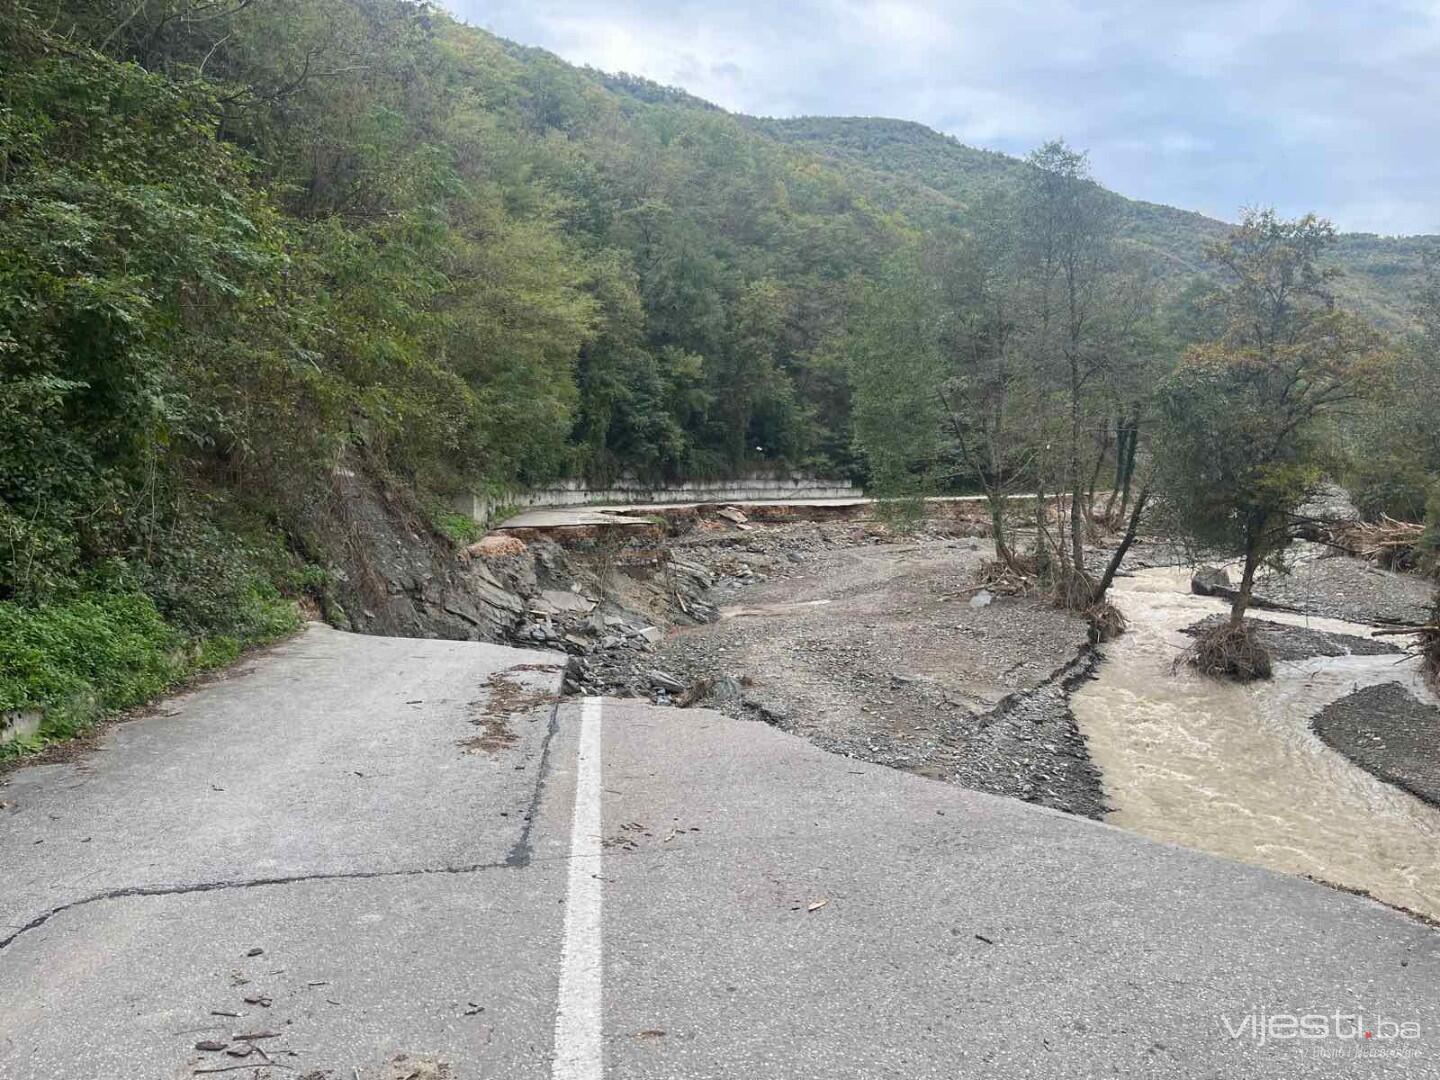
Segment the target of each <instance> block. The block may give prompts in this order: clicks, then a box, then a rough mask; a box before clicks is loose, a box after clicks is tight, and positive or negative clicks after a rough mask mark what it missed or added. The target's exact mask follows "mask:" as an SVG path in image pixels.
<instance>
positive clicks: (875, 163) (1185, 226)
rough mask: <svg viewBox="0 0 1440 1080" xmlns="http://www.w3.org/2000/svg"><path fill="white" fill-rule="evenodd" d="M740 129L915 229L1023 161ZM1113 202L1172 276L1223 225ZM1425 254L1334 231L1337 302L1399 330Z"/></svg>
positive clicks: (640, 83)
mask: <svg viewBox="0 0 1440 1080" xmlns="http://www.w3.org/2000/svg"><path fill="white" fill-rule="evenodd" d="M592 74H594V75H595V77H596V78H598V79H599V80H601V82H602V83H603V84H604V85H605V86H606V87H607V88H609V89H610V90H612V91H615V92H618V93H622V94H626V95H629V96H631V97H633V98H636V99H638V100H641V101H644V102H646V103H648V104H651V105H656V106H660V107H675V108H694V109H704V110H707V111H720V112H723V111H725V110H723V109H720V107H719V106H717V105H714V104H712V103H711V102H708V101H705V100H703V99H701V98H698V97H695V96H694V95H693V94H690V93H688V92H686V91H684V90H679V89H676V88H672V87H664V86H661V85H659V84H658V83H654V82H651V81H649V80H647V79H643V78H639V77H636V76H631V75H607V74H603V73H599V72H592ZM736 118H737V119H738V120H740V121H741V122H742V123H743V124H744V126H745V127H746V128H748V129H749V130H750V131H753V132H755V133H757V134H759V135H762V136H765V137H767V138H770V139H773V140H775V141H777V142H780V143H784V144H786V145H787V146H790V147H793V148H795V149H798V150H802V151H804V152H806V153H809V154H813V155H815V156H816V157H818V158H820V159H822V160H825V161H828V162H830V163H832V164H836V165H843V166H845V168H846V171H847V172H848V173H851V174H852V175H853V173H854V172H856V171H859V172H861V173H863V174H866V175H867V177H868V179H869V181H870V186H871V188H872V194H874V195H876V196H878V197H880V198H881V199H882V200H883V202H884V204H886V205H887V207H888V208H891V209H895V210H899V211H901V212H904V213H905V214H906V215H907V216H908V217H911V218H912V219H915V220H916V222H917V224H923V223H924V222H925V220H926V219H927V217H928V216H929V215H932V214H933V215H937V216H949V215H953V214H954V213H955V212H957V211H960V212H963V210H964V209H965V207H966V206H967V205H968V204H969V202H970V200H971V199H973V198H974V197H975V195H976V194H977V192H978V191H979V190H980V188H981V187H982V186H983V185H986V184H992V183H996V182H999V183H1002V184H1003V183H1005V182H1006V181H1007V180H1012V179H1013V180H1014V181H1015V182H1017V183H1018V182H1019V179H1020V177H1021V175H1022V174H1023V171H1024V170H1025V168H1026V165H1025V162H1024V161H1022V160H1021V159H1019V158H1016V157H1011V156H1010V155H1008V154H1002V153H999V152H997V151H994V150H983V149H978V148H976V147H972V146H967V145H965V144H964V143H962V142H960V141H959V140H957V139H955V138H954V137H953V136H950V135H945V134H942V133H941V132H938V131H935V130H934V129H932V128H929V127H926V126H925V125H924V124H921V123H918V122H916V121H913V120H895V119H890V118H886V117H862V116H848V117H836V116H800V117H793V118H782V119H777V118H770V117H751V116H744V115H737V117H736ZM1111 194H1112V195H1114V198H1115V199H1116V201H1117V203H1118V204H1119V209H1120V217H1121V221H1122V226H1121V231H1122V235H1123V236H1124V237H1125V239H1127V240H1128V241H1129V242H1131V243H1133V244H1137V245H1142V246H1144V247H1146V248H1148V249H1149V250H1151V251H1152V252H1154V253H1155V255H1156V256H1157V257H1158V263H1159V265H1161V266H1162V267H1163V266H1166V265H1168V266H1172V267H1173V268H1174V270H1175V272H1176V273H1177V274H1187V273H1195V272H1199V271H1200V270H1201V269H1202V268H1203V266H1204V261H1205V259H1204V247H1205V244H1207V243H1208V242H1210V241H1213V240H1216V239H1218V238H1220V237H1221V236H1223V235H1224V234H1225V233H1226V231H1227V230H1228V229H1229V228H1230V224H1229V223H1227V222H1224V221H1219V220H1217V219H1215V218H1212V217H1207V216H1206V215H1204V214H1200V213H1197V212H1195V211H1193V210H1183V209H1180V208H1178V207H1173V206H1166V205H1164V204H1161V203H1152V202H1147V201H1145V200H1141V199H1129V198H1126V197H1125V196H1123V195H1120V194H1117V193H1114V192H1112V193H1111ZM1427 252H1430V253H1434V254H1436V255H1437V256H1440V236H1437V235H1418V236H1401V237H1393V236H1378V235H1375V234H1373V233H1342V234H1341V235H1340V238H1339V243H1338V244H1337V248H1336V253H1335V254H1336V260H1337V262H1338V263H1339V264H1340V266H1341V267H1342V268H1343V269H1344V270H1345V276H1344V278H1342V279H1341V281H1340V282H1339V284H1338V292H1339V294H1340V296H1341V298H1342V300H1345V301H1348V302H1349V303H1351V304H1352V305H1354V306H1355V307H1356V308H1357V309H1358V310H1359V311H1361V312H1363V313H1364V314H1366V315H1368V316H1369V317H1371V318H1372V319H1374V320H1375V321H1376V322H1377V323H1379V324H1380V325H1382V326H1384V327H1386V328H1389V329H1392V330H1393V329H1399V328H1403V327H1405V326H1407V325H1408V324H1409V323H1410V321H1411V319H1410V315H1409V303H1410V300H1409V298H1410V295H1411V294H1412V293H1413V291H1414V290H1415V288H1416V286H1417V285H1418V284H1419V275H1420V271H1421V269H1422V264H1423V259H1424V256H1425V254H1426V253H1427Z"/></svg>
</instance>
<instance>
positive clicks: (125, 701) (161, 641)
mask: <svg viewBox="0 0 1440 1080" xmlns="http://www.w3.org/2000/svg"><path fill="white" fill-rule="evenodd" d="M229 621H230V623H231V624H232V625H234V626H235V627H237V628H242V630H241V632H240V633H238V634H237V633H229V634H213V635H209V636H206V637H201V638H190V637H187V636H186V635H185V634H184V633H182V632H181V631H180V630H179V629H177V628H176V627H175V626H172V625H171V624H170V623H168V622H166V621H165V619H164V617H163V616H162V615H161V613H160V610H159V608H157V607H156V605H155V602H154V601H153V600H152V599H151V598H150V597H149V596H146V595H145V594H143V593H137V592H121V593H110V594H100V595H91V596H84V597H82V598H79V599H72V600H67V601H63V602H56V603H50V604H44V605H40V606H27V605H24V604H20V603H17V602H14V601H6V602H0V713H11V712H14V713H31V712H36V713H39V714H40V716H41V722H40V730H39V732H38V733H37V734H36V735H34V736H31V737H29V738H25V739H18V740H14V741H12V742H10V743H7V744H4V745H0V759H3V758H6V757H14V756H16V755H17V754H21V753H25V752H27V751H30V750H35V749H39V748H40V747H41V746H44V745H45V744H47V743H50V742H55V741H58V740H60V739H64V738H69V737H71V736H73V735H76V734H78V733H80V732H81V731H83V730H84V729H85V728H86V727H88V726H90V725H91V724H93V723H94V722H95V721H96V720H97V719H99V718H100V717H101V716H103V715H105V714H106V713H110V712H114V711H116V710H119V709H126V708H130V707H132V706H135V705H140V704H143V703H144V702H146V701H149V700H151V699H152V698H154V697H156V696H157V695H159V694H161V693H163V692H164V691H165V690H167V689H169V688H170V687H172V686H174V685H175V683H177V682H178V681H179V680H181V679H182V678H184V677H185V676H187V675H189V674H192V673H194V672H196V671H205V670H210V669H213V668H216V667H221V666H223V665H225V664H227V663H230V662H232V661H233V660H234V659H235V658H236V657H237V656H238V655H239V654H240V652H241V650H242V649H243V648H244V647H246V646H247V645H252V644H258V643H261V642H266V641H273V640H275V639H277V638H279V637H282V636H284V635H285V634H287V633H290V632H291V631H293V630H294V629H296V628H297V627H298V626H299V618H298V616H297V614H296V611H295V605H294V604H293V603H292V602H290V601H288V600H286V599H284V598H283V597H282V596H281V595H280V594H279V593H278V592H277V591H276V590H275V589H274V588H273V587H272V586H269V585H266V584H262V583H260V582H258V581H257V582H252V583H251V585H250V587H249V589H248V590H247V591H246V593H245V594H244V596H243V597H242V598H241V600H240V602H239V606H238V609H237V610H236V611H234V612H233V613H232V614H231V616H230V619H229Z"/></svg>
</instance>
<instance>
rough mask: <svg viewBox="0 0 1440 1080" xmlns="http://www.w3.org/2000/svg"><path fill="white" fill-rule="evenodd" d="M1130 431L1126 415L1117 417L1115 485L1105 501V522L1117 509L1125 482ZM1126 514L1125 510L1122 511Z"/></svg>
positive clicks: (1111, 487)
mask: <svg viewBox="0 0 1440 1080" xmlns="http://www.w3.org/2000/svg"><path fill="white" fill-rule="evenodd" d="M1129 434H1130V429H1129V428H1127V427H1126V426H1125V414H1124V413H1121V414H1120V415H1118V416H1116V417H1115V483H1114V484H1112V485H1111V486H1110V498H1108V499H1106V500H1105V520H1106V521H1109V520H1110V514H1111V512H1112V511H1114V509H1115V500H1116V499H1117V498H1119V496H1120V487H1121V485H1122V484H1124V482H1125V450H1126V447H1127V445H1128V443H1127V438H1128V436H1129ZM1120 512H1121V513H1122V514H1123V513H1124V512H1125V511H1124V510H1123V509H1122V510H1121V511H1120Z"/></svg>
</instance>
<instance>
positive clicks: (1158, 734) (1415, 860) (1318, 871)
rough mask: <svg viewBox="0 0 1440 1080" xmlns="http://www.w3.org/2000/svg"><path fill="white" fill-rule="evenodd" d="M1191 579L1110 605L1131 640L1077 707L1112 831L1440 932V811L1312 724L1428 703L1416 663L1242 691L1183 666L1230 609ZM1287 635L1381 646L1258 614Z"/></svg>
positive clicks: (1331, 667)
mask: <svg viewBox="0 0 1440 1080" xmlns="http://www.w3.org/2000/svg"><path fill="white" fill-rule="evenodd" d="M1189 580H1190V578H1189V571H1188V570H1183V569H1171V568H1161V569H1153V570H1143V571H1140V572H1139V573H1137V574H1136V575H1135V576H1133V577H1129V578H1122V579H1119V580H1117V581H1116V582H1115V585H1114V588H1113V591H1112V594H1111V599H1112V601H1113V602H1114V603H1115V604H1116V606H1117V607H1119V608H1120V610H1121V611H1123V612H1124V614H1125V617H1126V619H1127V620H1128V621H1129V631H1128V632H1127V633H1125V634H1123V635H1122V636H1121V637H1119V638H1118V639H1116V640H1115V641H1114V642H1112V643H1110V644H1109V645H1106V646H1105V660H1104V662H1103V664H1102V665H1101V666H1100V669H1099V678H1098V679H1096V680H1092V681H1090V682H1087V683H1085V684H1084V685H1083V686H1082V687H1081V688H1079V689H1077V691H1076V692H1075V694H1074V696H1073V698H1072V707H1073V709H1074V713H1075V717H1076V719H1077V721H1078V723H1079V725H1080V730H1081V731H1082V732H1083V733H1084V734H1085V736H1086V738H1087V739H1088V740H1089V745H1090V752H1091V755H1092V756H1093V758H1094V760H1095V763H1096V764H1097V765H1098V766H1099V767H1100V770H1101V772H1102V775H1103V777H1104V783H1105V791H1106V795H1107V797H1108V801H1109V803H1110V805H1111V806H1113V807H1114V808H1115V810H1114V812H1113V813H1112V814H1110V815H1109V817H1108V818H1107V820H1108V821H1110V822H1111V823H1112V824H1116V825H1120V826H1122V827H1124V828H1127V829H1132V830H1134V831H1135V832H1138V833H1143V834H1145V835H1146V836H1151V837H1154V838H1155V839H1158V840H1165V841H1169V842H1171V843H1176V844H1183V845H1185V846H1187V847H1192V848H1200V849H1202V850H1205V851H1210V852H1214V853H1215V854H1218V855H1225V856H1229V857H1231V858H1234V859H1240V860H1242V861H1244V862H1249V863H1255V864H1258V865H1260V866H1266V867H1269V868H1271V869H1274V870H1282V871H1285V872H1288V873H1292V874H1309V875H1312V876H1314V877H1316V878H1320V879H1322V880H1324V881H1328V882H1331V883H1334V884H1337V885H1343V886H1347V887H1349V888H1356V889H1364V890H1367V891H1369V892H1370V893H1371V894H1373V895H1374V896H1375V897H1376V898H1378V899H1381V900H1384V901H1387V902H1389V903H1392V904H1398V905H1401V906H1403V907H1407V908H1410V909H1412V910H1415V911H1419V912H1423V913H1424V914H1427V915H1430V916H1433V917H1440V810H1437V809H1436V808H1433V807H1431V806H1428V805H1426V804H1425V803H1423V802H1421V801H1420V800H1419V799H1416V798H1415V797H1413V796H1411V795H1409V794H1407V793H1406V792H1404V791H1401V790H1400V789H1398V788H1395V787H1392V786H1391V785H1389V784H1387V783H1385V782H1384V781H1381V780H1377V779H1375V778H1374V777H1372V776H1371V775H1370V774H1369V773H1367V772H1365V771H1364V770H1362V769H1360V768H1359V767H1358V766H1356V765H1353V764H1351V763H1350V761H1349V760H1347V759H1346V758H1345V757H1343V756H1342V755H1340V754H1339V753H1337V752H1335V751H1334V750H1331V749H1330V748H1329V747H1328V746H1326V745H1325V744H1324V743H1323V742H1321V741H1320V739H1319V737H1317V736H1316V735H1315V733H1314V732H1313V731H1311V730H1310V720H1311V718H1312V717H1313V716H1314V715H1315V714H1316V713H1318V712H1319V711H1320V710H1321V709H1322V708H1324V707H1325V706H1326V705H1327V704H1329V703H1330V702H1331V701H1334V700H1337V699H1338V698H1341V697H1344V696H1345V695H1347V694H1349V693H1350V692H1352V691H1353V690H1356V689H1358V688H1360V687H1364V686H1368V685H1371V684H1373V683H1381V682H1400V683H1403V684H1405V685H1406V686H1407V687H1408V688H1409V689H1410V691H1411V692H1412V693H1414V694H1415V695H1416V696H1417V697H1419V698H1420V699H1421V700H1423V701H1433V700H1434V696H1433V695H1432V694H1431V693H1430V691H1429V690H1428V689H1427V688H1425V686H1424V684H1423V681H1422V679H1421V677H1420V674H1419V671H1418V663H1417V662H1416V661H1415V660H1413V659H1406V660H1404V661H1403V662H1401V663H1399V664H1397V662H1396V661H1397V660H1399V659H1400V658H1399V657H1397V656H1395V655H1382V656H1342V657H1315V658H1312V659H1308V660H1303V661H1297V662H1291V663H1277V664H1276V665H1275V677H1274V678H1273V679H1272V680H1270V681H1268V682H1260V683H1252V684H1250V685H1248V686H1240V685H1234V684H1228V683H1222V682H1219V681H1216V680H1212V679H1207V678H1203V677H1201V676H1199V675H1196V674H1195V673H1194V672H1192V671H1189V670H1187V669H1185V668H1183V667H1182V668H1179V669H1174V670H1172V669H1173V668H1174V662H1175V659H1176V657H1177V656H1178V655H1179V654H1180V652H1181V650H1183V649H1184V648H1185V646H1186V645H1188V644H1189V642H1190V640H1191V639H1190V638H1188V637H1186V636H1185V635H1184V634H1182V633H1181V632H1180V631H1181V630H1182V629H1183V628H1184V627H1187V626H1191V625H1193V624H1194V623H1196V622H1199V621H1200V620H1201V619H1203V618H1205V617H1206V616H1208V615H1213V614H1215V613H1216V612H1219V611H1223V610H1226V605H1225V604H1223V603H1222V602H1221V601H1219V600H1215V599H1208V598H1205V597H1200V596H1193V595H1191V593H1190V590H1189ZM1257 614H1258V616H1259V617H1261V618H1264V619H1269V620H1272V621H1274V622H1285V623H1294V624H1297V625H1302V626H1308V627H1310V628H1312V629H1316V630H1327V631H1333V632H1337V633H1343V634H1353V635H1357V636H1361V637H1368V636H1369V633H1370V627H1367V626H1359V625H1356V624H1353V623H1347V622H1342V621H1339V620H1336V619H1319V618H1306V617H1304V616H1298V615H1290V614H1286V613H1280V612H1268V611H1266V612H1259V613H1257Z"/></svg>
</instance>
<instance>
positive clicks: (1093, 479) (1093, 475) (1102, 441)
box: [1085, 424, 1110, 521]
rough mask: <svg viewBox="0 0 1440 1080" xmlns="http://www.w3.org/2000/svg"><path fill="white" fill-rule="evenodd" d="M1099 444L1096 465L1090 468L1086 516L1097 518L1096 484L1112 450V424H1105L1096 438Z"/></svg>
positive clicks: (1086, 495) (1086, 496) (1092, 519)
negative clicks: (1106, 456)
mask: <svg viewBox="0 0 1440 1080" xmlns="http://www.w3.org/2000/svg"><path fill="white" fill-rule="evenodd" d="M1096 442H1097V443H1098V446H1097V448H1096V454H1095V467H1094V468H1093V469H1091V470H1090V484H1089V486H1088V487H1087V488H1086V489H1085V516H1086V517H1087V518H1088V519H1089V520H1091V521H1094V520H1095V485H1096V484H1098V483H1099V482H1100V468H1101V466H1103V465H1104V464H1105V455H1106V454H1108V453H1109V452H1110V425H1109V424H1106V425H1105V430H1104V431H1102V432H1101V433H1100V437H1099V438H1098V439H1096Z"/></svg>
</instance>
